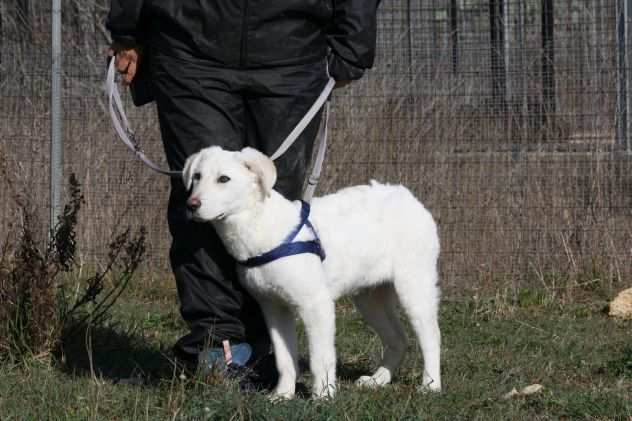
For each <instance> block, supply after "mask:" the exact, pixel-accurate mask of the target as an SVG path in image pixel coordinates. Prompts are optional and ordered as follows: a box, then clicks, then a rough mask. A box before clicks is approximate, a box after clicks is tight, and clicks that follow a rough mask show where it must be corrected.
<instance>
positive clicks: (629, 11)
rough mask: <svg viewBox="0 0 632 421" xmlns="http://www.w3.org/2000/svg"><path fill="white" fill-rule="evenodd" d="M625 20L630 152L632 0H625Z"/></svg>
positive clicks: (630, 144)
mask: <svg viewBox="0 0 632 421" xmlns="http://www.w3.org/2000/svg"><path fill="white" fill-rule="evenodd" d="M623 9H624V12H623V21H624V26H625V33H624V36H625V46H624V48H625V62H624V66H625V82H626V85H625V122H626V127H625V128H626V136H625V144H624V145H623V147H624V148H625V150H627V151H628V152H632V139H631V138H630V133H632V131H631V130H632V127H631V126H632V116H631V115H630V113H631V112H632V67H631V66H632V54H630V45H631V44H632V39H631V36H632V24H631V22H630V18H631V17H632V0H624V5H623Z"/></svg>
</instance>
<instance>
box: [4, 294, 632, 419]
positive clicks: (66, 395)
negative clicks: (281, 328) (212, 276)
mask: <svg viewBox="0 0 632 421" xmlns="http://www.w3.org/2000/svg"><path fill="white" fill-rule="evenodd" d="M132 291H133V293H131V294H127V295H128V296H127V297H124V298H122V299H121V301H120V302H119V303H118V304H117V306H116V308H115V313H114V315H113V317H112V318H111V319H110V320H109V321H108V322H106V323H105V324H104V325H103V326H102V327H100V328H99V329H98V330H94V331H92V332H91V335H90V337H89V338H90V340H87V337H86V335H85V334H80V335H77V337H76V338H74V339H73V340H72V341H70V342H69V343H67V344H66V346H65V347H64V349H63V352H61V353H60V355H57V356H56V358H54V359H53V360H52V361H50V360H41V359H37V358H35V357H33V358H32V359H30V360H28V361H25V362H23V363H21V364H20V365H10V364H9V363H5V364H4V365H3V366H1V367H0V379H1V380H0V419H2V420H23V419H55V420H65V419H68V420H75V419H77V420H78V419H108V420H119V419H120V420H127V419H147V420H160V419H182V420H203V419H212V420H223V419H226V420H229V419H232V420H259V419H260V420H339V419H340V420H346V419H351V420H355V419H362V420H407V419H410V420H424V419H428V420H437V419H439V420H459V419H467V420H495V419H503V420H507V419H516V420H524V419H547V420H548V419H609V420H610V419H612V420H616V419H621V420H624V419H628V418H629V417H630V416H632V398H631V397H632V329H631V328H632V323H630V322H615V321H613V320H611V319H609V318H608V317H607V316H606V315H605V314H604V313H603V312H602V311H600V310H599V306H595V305H593V304H591V303H590V302H586V303H579V304H578V303H573V304H560V303H557V302H554V301H552V300H548V299H545V296H544V295H543V294H541V293H540V292H538V291H525V292H521V293H519V294H518V295H517V299H514V300H505V299H503V298H502V294H501V295H500V296H499V295H498V294H496V295H489V296H487V297H482V298H480V297H479V298H476V299H470V298H466V299H452V300H451V299H446V300H445V301H444V303H443V305H442V308H441V317H440V323H441V328H442V335H443V348H442V358H443V361H442V363H443V369H442V373H443V384H444V391H443V392H442V393H441V394H420V393H418V392H416V386H417V385H418V384H419V383H420V382H421V376H422V372H421V356H420V353H419V352H418V350H417V344H416V342H415V341H414V340H412V339H411V342H410V347H409V348H410V352H409V354H408V356H407V358H406V361H405V363H404V365H403V367H402V369H401V371H400V373H399V376H398V377H397V378H396V381H395V382H394V383H393V384H392V385H389V386H387V387H385V388H382V389H379V390H359V389H357V388H356V387H355V386H354V385H353V381H354V380H355V379H356V378H357V377H358V376H359V375H362V374H367V373H368V372H369V371H370V370H372V369H373V368H375V367H376V363H377V360H378V359H379V357H380V352H381V349H380V345H379V341H378V340H377V338H376V337H375V335H374V334H373V333H372V332H371V331H369V330H368V328H367V327H366V325H365V324H364V322H363V321H362V320H361V318H360V316H359V315H358V313H356V312H355V311H353V309H352V307H351V306H350V304H349V302H348V301H343V302H342V303H340V304H339V306H338V307H339V311H338V321H337V324H338V330H337V342H336V344H337V350H338V355H339V362H338V373H339V377H340V388H339V392H338V394H337V396H336V397H335V398H334V399H333V400H330V401H322V402H321V401H312V400H310V399H306V398H299V399H296V400H294V401H291V402H283V403H276V404H273V403H270V402H268V400H267V399H266V395H265V394H264V393H250V394H244V393H240V392H239V391H238V389H237V386H236V385H235V384H234V383H231V382H226V381H221V380H214V381H212V382H210V383H207V382H203V381H201V380H200V379H195V378H193V379H192V378H187V379H185V380H182V379H180V378H179V373H177V372H176V371H174V367H173V365H172V363H171V361H170V347H171V345H172V344H173V342H174V341H175V340H176V339H177V338H178V337H179V335H181V334H183V333H184V332H185V330H186V327H185V326H184V324H183V323H182V321H181V320H180V316H179V314H178V306H177V304H176V302H175V299H174V296H175V294H174V292H173V290H172V289H169V288H165V289H160V288H153V289H151V290H149V291H148V290H146V289H144V288H138V289H133V290H132ZM161 291H162V292H161ZM410 337H411V338H412V337H413V335H412V334H411V335H410ZM301 342H302V344H303V348H302V349H303V352H302V356H303V357H306V355H305V352H306V351H305V347H304V337H303V335H301ZM89 349H91V352H88V350H89ZM130 379H131V380H130ZM135 379H138V380H135ZM300 382H301V383H302V384H303V386H305V385H308V384H309V375H308V373H304V374H303V375H302V376H301V378H300ZM533 383H539V384H542V385H543V386H544V390H543V391H541V392H540V393H537V394H534V395H529V396H519V397H514V398H511V399H507V400H505V399H502V396H503V395H504V394H505V393H507V392H509V391H510V390H511V389H513V388H516V389H518V390H519V389H521V388H523V387H525V386H527V385H530V384H533Z"/></svg>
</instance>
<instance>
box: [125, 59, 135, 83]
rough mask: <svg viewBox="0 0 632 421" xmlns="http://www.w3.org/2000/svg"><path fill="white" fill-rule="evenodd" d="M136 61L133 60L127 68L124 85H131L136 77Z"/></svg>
mask: <svg viewBox="0 0 632 421" xmlns="http://www.w3.org/2000/svg"><path fill="white" fill-rule="evenodd" d="M136 66H137V64H136V61H134V60H132V61H130V63H129V66H128V67H127V72H126V73H125V74H124V75H123V83H124V84H126V85H129V84H130V83H132V80H133V79H134V76H136Z"/></svg>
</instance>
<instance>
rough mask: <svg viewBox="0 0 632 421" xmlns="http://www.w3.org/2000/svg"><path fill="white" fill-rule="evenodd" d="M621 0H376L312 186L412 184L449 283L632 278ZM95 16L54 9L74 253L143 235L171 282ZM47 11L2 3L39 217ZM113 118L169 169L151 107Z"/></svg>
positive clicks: (5, 92) (19, 177) (22, 170)
mask: <svg viewBox="0 0 632 421" xmlns="http://www.w3.org/2000/svg"><path fill="white" fill-rule="evenodd" d="M626 1H627V0H617V1H608V0H585V1H584V0H582V1H578V0H568V1H564V2H554V1H553V0H414V1H413V0H389V1H385V2H383V4H382V5H381V7H380V10H379V16H378V18H379V19H378V23H379V31H378V56H377V59H376V64H375V68H374V69H373V70H371V71H370V72H369V73H368V74H367V76H366V77H365V78H364V79H363V80H362V81H359V82H357V83H355V84H353V85H352V86H351V87H349V88H346V89H344V90H340V91H337V92H336V93H335V95H334V100H333V104H332V105H333V107H332V122H331V126H332V128H331V144H330V147H329V150H328V157H327V160H326V163H325V168H324V173H323V179H322V181H321V183H322V184H321V186H320V187H319V191H320V192H321V194H322V193H326V192H332V191H334V190H335V189H337V188H339V187H342V186H347V185H351V184H357V183H365V182H367V181H368V180H369V179H377V180H379V181H384V182H391V183H402V184H404V185H406V186H408V187H409V188H411V190H413V191H414V192H415V193H416V195H417V196H418V197H419V198H420V199H421V200H422V201H423V202H424V203H425V204H426V206H427V207H428V208H429V209H430V210H431V211H432V213H433V214H434V215H435V217H436V218H437V220H438V222H439V225H440V232H441V239H442V250H443V251H442V259H441V264H442V278H443V281H442V282H443V284H444V285H446V286H467V287H468V288H478V287H479V286H484V285H485V284H494V285H512V286H516V285H521V284H522V283H523V282H527V281H529V280H532V279H537V280H539V281H543V282H548V283H554V282H555V279H556V277H558V276H566V275H576V276H580V277H581V276H584V275H585V274H587V273H597V272H598V273H599V274H600V276H604V277H607V279H608V280H610V281H613V282H620V281H625V280H626V279H628V280H629V279H630V275H632V265H630V261H631V258H632V249H630V238H631V235H632V223H631V222H632V171H631V170H632V160H631V154H630V152H631V151H630V148H629V145H630V143H629V140H628V139H629V136H632V133H631V134H628V131H629V130H628V127H627V125H628V121H629V120H630V119H628V113H629V109H630V106H629V104H630V102H631V101H629V95H630V91H631V87H630V82H629V81H630V80H632V77H631V75H630V73H632V72H630V69H629V67H630V66H629V64H630V51H632V48H631V47H632V45H631V44H630V36H629V34H630V25H631V23H630V22H629V16H626V10H625V8H624V7H623V6H624V5H625V4H626ZM108 3H109V2H107V1H105V0H91V1H79V0H64V1H63V24H64V30H63V41H64V42H63V46H64V61H63V70H64V73H63V100H62V103H63V140H64V149H63V156H64V164H63V171H64V174H65V175H66V176H68V175H69V174H70V173H71V172H74V173H76V174H77V176H78V177H79V180H80V181H81V182H82V185H83V191H84V195H85V206H84V210H83V212H82V222H81V224H80V230H81V232H80V235H79V245H80V249H81V254H82V256H83V259H84V260H85V262H88V263H94V264H98V262H99V261H100V259H101V258H102V257H103V256H104V253H106V252H107V250H105V249H104V244H105V243H106V241H107V240H108V239H109V238H111V237H112V236H113V234H114V233H115V232H117V231H118V230H120V229H122V228H124V227H127V226H132V227H134V226H139V225H145V226H146V227H147V228H148V230H149V254H148V256H149V259H150V262H149V265H148V267H150V268H152V269H154V270H155V271H156V272H157V273H164V274H167V273H168V263H167V257H168V247H169V242H170V238H169V233H168V230H167V226H166V216H165V214H166V199H167V194H168V179H167V178H166V177H162V176H158V175H156V174H154V173H152V172H151V171H150V170H148V169H147V168H145V167H143V166H142V165H141V164H140V163H139V162H137V161H135V160H134V158H133V157H132V156H131V154H130V153H129V152H128V151H127V150H126V149H125V148H124V147H123V146H122V144H119V143H116V142H117V141H116V140H115V137H114V133H113V130H112V129H111V127H110V123H109V120H108V115H107V113H106V110H105V103H104V99H103V90H102V84H103V80H104V72H105V58H104V51H105V47H106V45H107V41H108V35H107V31H106V30H105V28H104V25H103V21H104V16H105V14H106V13H107V7H108ZM50 12H51V11H50V7H49V5H48V4H47V3H45V2H35V1H32V0H31V1H30V0H0V25H1V28H0V31H1V32H0V39H1V40H2V43H1V44H0V59H1V61H0V76H1V78H0V89H1V95H0V139H1V141H2V146H3V147H4V149H5V153H6V154H7V156H8V163H9V168H10V174H11V176H12V178H13V179H14V180H15V184H16V185H17V186H19V187H20V189H21V190H22V191H23V192H24V193H25V194H27V195H28V196H30V197H31V200H32V202H33V203H34V205H35V207H36V209H37V212H38V213H41V218H42V221H46V215H48V211H49V210H48V207H49V206H50V199H49V197H50V196H49V191H48V186H49V181H48V173H49V167H48V165H49V149H50V144H49V133H50V109H49V107H50V59H49V57H50ZM126 105H127V110H128V113H129V114H130V117H131V124H132V126H133V127H134V128H135V130H136V132H137V134H138V135H139V138H141V139H142V140H143V141H142V144H143V147H144V148H145V150H146V151H147V152H148V154H149V155H150V156H151V157H152V159H153V160H155V161H157V162H161V163H164V158H163V156H162V155H163V154H162V144H161V141H160V136H159V131H158V127H157V118H156V114H155V110H154V108H153V106H152V105H149V106H144V107H141V108H134V107H133V106H132V105H131V102H128V103H127V104H126ZM163 165H164V164H163ZM0 193H1V194H2V198H3V199H2V200H0V221H1V222H0V226H1V227H2V232H3V233H4V232H8V231H7V230H8V228H9V225H10V224H12V223H13V222H14V221H15V220H16V218H17V216H16V214H15V212H13V211H12V210H11V209H13V208H14V207H12V204H11V200H9V197H8V190H7V188H6V186H5V185H4V184H3V183H0ZM2 237H3V238H2V239H1V240H0V241H6V240H7V239H6V238H4V237H5V236H4V235H3V236H2ZM9 240H10V239H9ZM595 276H596V275H595Z"/></svg>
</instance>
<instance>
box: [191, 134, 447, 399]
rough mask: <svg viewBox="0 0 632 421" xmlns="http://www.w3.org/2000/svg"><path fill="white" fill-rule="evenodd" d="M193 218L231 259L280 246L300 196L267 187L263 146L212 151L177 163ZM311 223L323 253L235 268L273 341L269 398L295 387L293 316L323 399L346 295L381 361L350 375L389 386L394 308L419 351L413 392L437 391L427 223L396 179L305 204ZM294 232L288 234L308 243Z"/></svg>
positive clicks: (398, 353)
mask: <svg viewBox="0 0 632 421" xmlns="http://www.w3.org/2000/svg"><path fill="white" fill-rule="evenodd" d="M183 178H184V183H185V185H186V187H187V189H189V191H190V196H189V199H188V201H187V204H188V206H189V208H190V211H191V213H192V217H193V218H194V219H196V220H199V221H209V222H211V223H212V224H213V225H214V226H215V229H216V230H217V232H218V234H219V235H220V237H221V238H222V241H223V242H224V244H225V246H226V248H227V250H228V251H229V253H231V254H232V255H233V256H234V257H235V258H236V259H237V260H238V261H243V260H246V259H248V258H250V257H252V256H256V255H259V254H261V253H263V252H266V251H269V250H271V249H273V248H274V247H276V246H277V245H279V244H280V243H281V242H282V241H283V239H284V238H285V237H286V236H287V235H288V233H289V232H290V231H291V230H292V229H293V228H294V227H295V226H296V225H297V224H298V223H299V213H300V204H299V203H298V202H290V201H288V200H287V199H285V198H284V197H282V196H281V195H280V194H278V193H277V192H275V191H274V190H272V187H273V185H274V183H275V181H276V170H275V167H274V164H273V163H272V161H271V160H270V159H269V158H268V157H267V156H265V155H263V154H262V153H260V152H258V151H256V150H254V149H251V148H246V149H244V150H242V151H241V152H229V151H225V150H223V149H221V148H219V147H211V148H207V149H204V150H202V151H200V152H199V153H197V154H195V155H193V156H191V157H190V158H189V159H188V160H187V162H186V165H185V168H184V171H183ZM310 221H311V222H312V224H313V225H314V227H315V229H316V231H317V232H318V235H319V237H320V239H321V242H322V246H323V248H324V250H325V253H326V254H327V257H326V259H325V260H324V261H323V262H322V263H321V261H320V259H319V257H318V256H316V255H314V254H299V255H295V256H290V257H285V258H282V259H279V260H276V261H273V262H271V263H268V264H265V265H263V266H259V267H254V268H245V267H242V266H240V269H239V276H240V281H241V282H242V283H243V285H244V286H245V287H246V288H247V289H248V290H249V291H250V293H251V294H252V295H253V296H254V297H255V299H257V301H258V302H259V304H260V305H261V309H262V310H263V314H264V317H265V319H266V323H267V325H268V328H269V331H270V336H271V338H272V342H273V346H274V351H275V355H276V363H277V368H278V371H279V376H280V377H279V383H278V384H277V386H276V388H275V390H274V396H275V397H279V398H291V397H293V396H294V392H295V382H296V375H297V371H298V364H297V343H296V331H295V328H296V326H295V319H294V315H293V312H296V313H297V314H298V315H299V316H300V317H301V319H302V320H303V322H304V324H305V330H306V334H307V339H308V343H309V353H310V367H311V371H312V373H313V387H312V393H313V395H314V396H316V397H324V396H332V395H333V393H334V391H335V381H336V356H335V350H334V334H335V315H334V301H335V300H336V299H337V298H339V297H341V296H343V295H347V294H350V295H352V296H353V301H354V303H355V304H356V306H357V308H358V310H359V311H360V312H361V313H362V315H363V316H364V319H365V320H366V321H367V323H368V324H369V325H370V326H371V327H372V328H373V329H375V331H376V332H377V333H378V335H379V336H380V339H381V341H382V345H383V358H382V362H381V364H380V367H379V368H378V369H377V370H376V371H375V372H374V373H373V374H372V375H371V376H362V377H360V378H359V379H358V381H357V383H358V384H360V385H365V386H382V385H385V384H388V383H389V382H390V381H391V379H392V377H393V375H394V373H395V371H396V370H397V368H398V366H399V365H400V363H401V361H402V359H403V357H404V353H405V351H406V346H407V338H406V334H405V332H404V328H403V327H402V324H401V321H400V319H399V316H398V312H397V309H396V306H397V301H399V303H400V304H401V306H402V308H403V310H404V312H405V313H406V315H407V316H408V318H409V320H410V322H411V324H412V327H413V329H414V331H415V334H416V335H417V338H418V340H419V344H420V346H421V350H422V354H423V358H424V364H425V368H424V372H423V384H422V385H421V386H420V388H422V389H427V390H435V391H438V390H440V389H441V378H440V367H439V366H440V355H439V354H440V332H439V325H438V321H437V312H438V305H439V287H438V284H437V283H438V274H437V259H438V256H439V239H438V235H437V227H436V224H435V222H434V220H433V218H432V216H431V215H430V213H429V212H428V211H427V210H426V209H425V208H424V207H423V205H422V204H421V203H420V202H419V201H418V200H417V199H416V198H415V197H414V196H413V195H412V194H411V193H410V191H409V190H407V189H406V188H405V187H402V186H391V185H382V184H378V183H376V182H372V183H371V185H370V186H368V185H364V186H356V187H349V188H346V189H343V190H341V191H339V192H337V193H334V194H330V195H328V196H324V197H320V198H315V199H314V200H313V202H312V211H311V215H310ZM312 238H313V235H312V233H311V231H310V230H309V229H307V228H305V227H304V228H303V229H302V231H301V232H300V233H299V236H298V237H297V240H310V239H312Z"/></svg>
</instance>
